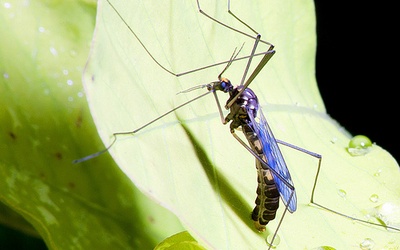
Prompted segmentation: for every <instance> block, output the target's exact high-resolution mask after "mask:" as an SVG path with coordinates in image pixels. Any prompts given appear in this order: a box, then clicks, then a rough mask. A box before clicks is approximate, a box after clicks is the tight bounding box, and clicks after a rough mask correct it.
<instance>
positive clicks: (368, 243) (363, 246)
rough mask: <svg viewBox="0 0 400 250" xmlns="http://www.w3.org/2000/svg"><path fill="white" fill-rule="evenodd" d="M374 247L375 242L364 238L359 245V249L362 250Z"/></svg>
mask: <svg viewBox="0 0 400 250" xmlns="http://www.w3.org/2000/svg"><path fill="white" fill-rule="evenodd" d="M374 246H375V242H374V241H373V240H372V239H371V238H365V239H364V240H363V241H362V242H361V243H360V248H361V249H362V250H370V249H373V248H374Z"/></svg>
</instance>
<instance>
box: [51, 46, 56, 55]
mask: <svg viewBox="0 0 400 250" xmlns="http://www.w3.org/2000/svg"><path fill="white" fill-rule="evenodd" d="M50 53H51V54H52V55H53V56H58V52H57V50H56V49H55V48H54V47H50Z"/></svg>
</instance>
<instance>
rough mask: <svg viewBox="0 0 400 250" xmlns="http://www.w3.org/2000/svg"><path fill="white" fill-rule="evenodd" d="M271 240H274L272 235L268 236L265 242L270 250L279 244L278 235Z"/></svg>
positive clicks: (279, 238)
mask: <svg viewBox="0 0 400 250" xmlns="http://www.w3.org/2000/svg"><path fill="white" fill-rule="evenodd" d="M273 238H274V234H270V235H268V237H267V239H266V241H267V244H268V245H269V246H271V247H272V248H276V247H277V246H278V245H279V243H281V237H279V234H277V235H275V238H274V239H273ZM272 239H273V242H272Z"/></svg>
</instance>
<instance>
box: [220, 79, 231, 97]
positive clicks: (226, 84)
mask: <svg viewBox="0 0 400 250" xmlns="http://www.w3.org/2000/svg"><path fill="white" fill-rule="evenodd" d="M220 86H221V90H222V91H224V92H225V93H226V92H229V91H230V90H231V87H232V84H231V82H230V81H229V80H228V79H226V78H224V79H222V80H221V82H220Z"/></svg>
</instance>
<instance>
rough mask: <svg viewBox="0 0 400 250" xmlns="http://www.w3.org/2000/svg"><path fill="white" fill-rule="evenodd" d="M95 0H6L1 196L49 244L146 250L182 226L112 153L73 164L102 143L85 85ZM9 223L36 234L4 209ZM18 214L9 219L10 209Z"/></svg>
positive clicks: (0, 66)
mask: <svg viewBox="0 0 400 250" xmlns="http://www.w3.org/2000/svg"><path fill="white" fill-rule="evenodd" d="M95 8H96V5H95V3H94V2H90V1H33V2H29V1H7V2H5V3H2V5H1V6H0V21H1V23H2V25H0V34H1V37H2V43H1V45H0V74H1V75H0V93H2V98H0V106H1V107H3V109H2V112H0V131H1V134H0V148H1V150H0V176H1V180H2V181H0V201H1V203H2V205H1V207H4V206H7V208H10V209H13V210H14V211H15V212H17V213H18V214H19V215H20V216H22V217H23V218H24V220H26V221H28V222H29V223H30V224H32V225H33V227H34V228H35V229H36V230H37V232H38V233H39V234H40V236H41V237H42V238H43V239H44V241H45V242H46V244H47V246H48V247H49V249H130V248H131V249H149V248H153V247H154V246H155V245H156V244H157V243H158V242H159V241H160V240H162V239H164V238H165V237H167V236H168V235H171V234H172V233H175V232H178V231H182V227H181V226H180V223H179V221H177V219H176V218H175V217H174V216H173V215H172V214H171V213H170V212H169V211H167V210H166V209H164V208H162V207H160V206H158V205H157V204H156V203H154V201H151V200H149V199H148V198H147V197H146V196H144V195H143V194H142V193H141V192H139V191H138V190H137V189H136V188H135V187H134V186H133V185H132V183H131V181H130V180H129V179H128V178H126V176H125V175H124V174H123V173H122V172H121V171H120V169H119V168H118V167H117V166H116V165H115V164H113V161H112V159H111V158H110V157H104V158H102V159H101V160H93V161H91V162H87V163H84V164H81V165H72V164H71V162H72V160H73V159H76V158H79V157H82V156H84V155H85V154H88V153H90V152H93V151H97V150H100V149H101V147H102V145H101V143H100V140H98V139H96V138H97V133H96V130H95V127H94V124H93V122H92V121H91V118H90V114H89V110H88V108H87V103H86V100H85V98H84V92H83V89H82V84H81V77H82V72H83V69H84V65H85V62H86V59H87V56H88V53H89V44H90V40H91V38H92V34H93V29H94V21H95ZM2 211H5V212H7V215H8V216H7V218H6V217H5V216H6V214H5V213H4V212H2V216H1V220H2V222H3V223H4V224H7V225H9V226H11V227H14V228H18V229H20V230H21V231H25V232H29V233H30V234H35V231H34V230H32V228H31V227H30V226H29V225H30V224H28V223H26V222H24V220H22V217H18V216H16V215H15V214H13V213H10V212H8V209H6V208H4V209H3V208H2ZM10 215H12V216H10Z"/></svg>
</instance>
